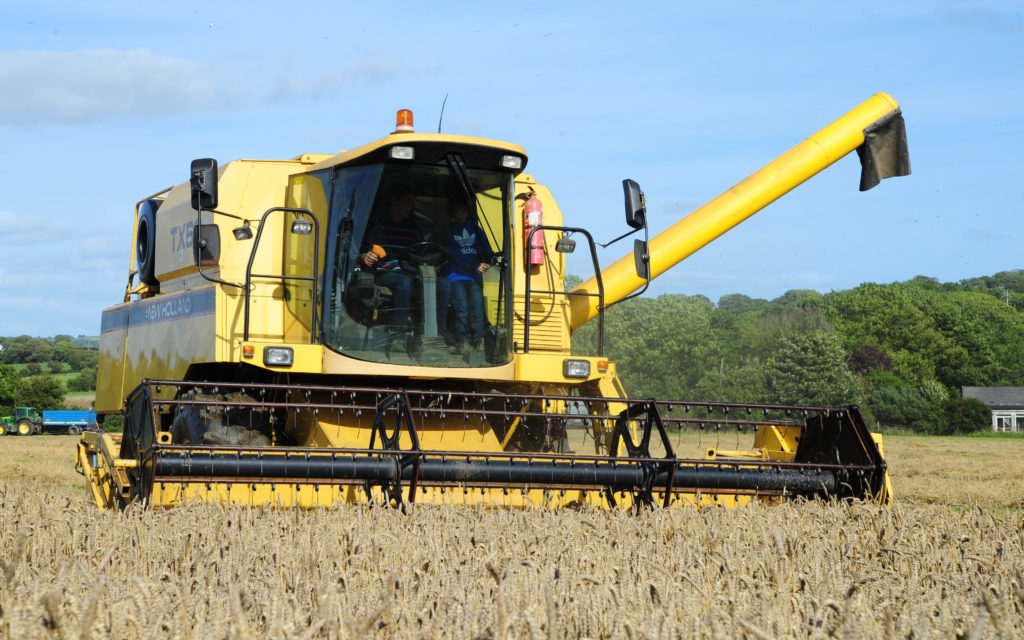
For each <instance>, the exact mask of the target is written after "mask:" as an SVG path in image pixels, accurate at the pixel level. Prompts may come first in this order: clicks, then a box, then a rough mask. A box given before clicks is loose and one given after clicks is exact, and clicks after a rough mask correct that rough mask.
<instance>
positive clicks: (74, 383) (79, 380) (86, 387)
mask: <svg viewBox="0 0 1024 640" xmlns="http://www.w3.org/2000/svg"><path fill="white" fill-rule="evenodd" d="M67 386H68V391H95V390H96V367H87V368H85V369H82V371H81V372H79V373H78V374H77V375H75V376H72V377H71V378H68V381H67Z"/></svg>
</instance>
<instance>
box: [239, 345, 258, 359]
mask: <svg viewBox="0 0 1024 640" xmlns="http://www.w3.org/2000/svg"><path fill="white" fill-rule="evenodd" d="M254 355H256V347H254V346H253V345H251V344H243V345H242V357H243V358H251V357H253V356H254Z"/></svg>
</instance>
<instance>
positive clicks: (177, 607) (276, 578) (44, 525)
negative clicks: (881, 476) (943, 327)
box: [0, 436, 1024, 639]
mask: <svg viewBox="0 0 1024 640" xmlns="http://www.w3.org/2000/svg"><path fill="white" fill-rule="evenodd" d="M74 442H75V438H73V437H68V436H36V437H31V438H16V437H3V438H0V453H2V455H0V540H2V548H0V558H2V565H0V607H2V610H0V637H4V638H50V637H52V638H64V639H70V638H76V639H77V638H107V637H110V638H367V637H370V638H503V637H509V638H535V637H536V638H565V637H571V638H576V637H588V638H634V639H635V638H675V637H683V638H688V637H708V638H718V637H746V638H790V637H820V638H827V637H841V638H911V637H912V638H939V637H942V638H946V637H950V638H951V637H957V636H960V637H971V638H987V637H992V638H994V637H1002V638H1010V637H1020V636H1022V635H1024V515H1022V514H1024V510H1022V507H1024V488H1022V486H1021V482H1020V480H1021V478H1022V477H1024V439H1020V438H920V437H891V438H887V440H886V451H887V454H888V458H889V461H890V470H891V472H892V475H893V482H894V485H895V491H896V493H897V496H898V498H899V504H898V505H897V506H895V507H893V508H882V507H877V506H873V505H864V504H854V505H837V504H825V503H800V504H789V505H785V506H781V507H776V508H760V507H754V508H747V509H740V510H733V511H727V510H723V509H718V508H710V509H704V510H701V511H696V510H686V509H672V510H659V511H652V512H648V513H643V514H640V515H635V516H634V515H628V514H621V513H605V512H596V511H590V510H583V511H562V512H552V511H542V510H533V511H507V510H484V509H470V508H451V507H430V506H418V507H413V508H412V509H410V511H409V513H406V514H402V513H399V512H397V511H395V510H388V509H362V508H358V509H353V508H341V509H332V510H320V511H314V512H307V513H296V512H286V511H273V510H253V509H239V508H223V507H217V506H205V507H203V506H194V507H188V508H182V509H179V510H176V511H172V512H165V513H154V512H148V511H143V510H141V509H136V508H132V509H129V510H127V511H126V512H123V513H108V512H103V513H101V512H99V511H97V510H96V509H95V508H94V507H93V506H92V505H90V504H89V503H88V502H87V501H86V495H85V491H84V487H83V485H82V478H81V476H78V475H77V474H76V473H75V472H74V470H73V467H72V453H73V447H74Z"/></svg>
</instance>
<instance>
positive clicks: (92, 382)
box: [0, 335, 99, 415]
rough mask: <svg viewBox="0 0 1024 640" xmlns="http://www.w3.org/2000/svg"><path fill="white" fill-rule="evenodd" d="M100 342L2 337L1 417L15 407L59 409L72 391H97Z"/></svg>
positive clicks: (0, 364) (0, 374) (23, 336)
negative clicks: (98, 347)
mask: <svg viewBox="0 0 1024 640" xmlns="http://www.w3.org/2000/svg"><path fill="white" fill-rule="evenodd" d="M97 344H98V340H97V339H96V338H90V337H82V336H79V337H76V338H73V337H71V336H69V335H58V336H55V337H53V338H34V337H31V336H27V335H22V336H16V337H7V338H0V345H2V346H3V349H2V350H0V414H2V415H11V412H12V411H13V407H14V406H27V407H35V408H37V409H39V410H40V411H45V410H49V409H60V408H62V407H63V406H64V396H65V393H67V392H72V391H95V390H96V366H97V362H98V360H99V351H98V349H97Z"/></svg>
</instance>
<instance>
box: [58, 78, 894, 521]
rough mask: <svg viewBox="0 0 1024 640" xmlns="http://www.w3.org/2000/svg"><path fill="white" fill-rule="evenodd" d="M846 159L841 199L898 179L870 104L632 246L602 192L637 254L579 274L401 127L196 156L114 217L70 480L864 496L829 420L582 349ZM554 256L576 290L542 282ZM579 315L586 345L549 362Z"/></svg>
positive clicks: (479, 498) (871, 471)
mask: <svg viewBox="0 0 1024 640" xmlns="http://www.w3.org/2000/svg"><path fill="white" fill-rule="evenodd" d="M855 149H856V150H857V151H858V154H859V155H860V156H861V160H862V166H863V173H862V180H861V188H862V189H866V188H870V187H872V186H874V184H876V183H877V182H878V181H879V180H880V179H881V178H885V177H889V176H891V175H906V174H907V173H909V161H908V158H907V151H906V138H905V133H904V129H903V120H902V116H901V115H900V112H899V108H898V106H897V104H896V102H895V101H894V100H893V99H892V98H890V97H889V96H887V95H885V94H878V95H876V96H874V97H873V98H871V99H869V100H868V101H867V102H865V103H863V104H862V105H860V106H859V107H857V108H856V109H854V110H853V111H851V112H850V113H848V114H847V115H845V116H843V117H842V118H840V119H839V120H837V121H836V122H834V123H833V124H831V125H829V126H828V127H826V128H824V129H822V130H821V131H819V132H818V133H817V134H815V135H814V136H812V137H811V138H809V139H808V140H806V141H805V142H803V143H801V144H800V145H798V146H796V147H794V148H793V149H792V150H790V151H789V152H787V153H786V154H784V155H783V156H781V157H780V158H779V159H777V160H775V161H773V162H772V163H770V164H769V165H767V166H766V167H765V168H763V169H761V170H760V171H758V172H757V173H755V174H753V175H752V176H750V177H748V178H747V179H745V180H744V181H742V182H740V183H739V184H737V185H736V186H735V187H733V188H732V189H730V190H729V191H727V192H726V193H724V194H722V195H721V196H719V197H718V198H716V199H715V200H713V201H711V202H709V203H708V204H707V205H705V206H704V207H701V208H700V209H698V210H697V211H695V212H693V213H692V214H690V215H689V216H688V217H687V218H685V219H683V220H681V221H680V222H678V223H676V224H675V225H674V226H673V227H670V228H669V229H667V230H666V231H664V232H663V233H661V234H659V235H658V236H656V237H654V238H651V239H650V240H649V241H648V239H647V223H646V208H645V203H644V197H643V194H642V193H641V191H640V188H639V185H637V184H636V183H635V182H633V181H631V180H626V181H624V183H623V186H624V193H625V201H626V222H627V224H628V225H629V227H630V228H631V229H632V230H631V231H630V232H629V233H627V234H625V235H630V234H633V233H639V232H641V231H642V232H643V235H644V239H643V240H635V241H634V251H633V253H632V254H631V255H628V256H626V257H624V258H623V259H622V260H620V261H618V262H616V263H615V264H613V265H611V266H610V267H608V268H607V269H604V270H601V269H600V267H599V265H598V260H597V253H596V248H595V243H594V241H593V238H592V237H591V235H590V233H589V232H588V231H587V230H586V229H583V228H581V227H571V226H566V225H564V224H563V220H562V215H561V212H560V211H559V209H558V207H557V205H556V204H555V201H554V199H553V198H552V196H551V193H550V192H549V191H548V189H547V188H546V187H545V186H544V185H542V184H539V183H538V182H536V181H535V180H534V179H533V177H532V176H530V175H527V174H525V173H523V170H524V169H525V166H526V162H527V156H526V152H525V151H524V150H523V149H522V148H521V147H519V146H517V145H514V144H510V143H505V142H499V141H495V140H487V139H482V138H470V137H464V136H454V135H442V134H418V133H415V132H414V130H413V127H412V114H411V112H408V111H406V110H402V111H400V112H399V116H398V126H397V128H396V131H395V132H394V133H392V134H391V135H389V136H386V137H385V138H382V139H380V140H377V141H375V142H373V143H370V144H368V145H365V146H363V147H359V148H357V149H354V150H351V151H344V152H341V153H339V154H337V155H334V156H327V155H321V156H317V155H304V156H299V157H297V158H294V159H292V160H287V161H266V160H237V161H234V162H231V163H229V164H227V165H225V166H223V167H218V166H217V163H216V162H215V161H213V160H209V159H205V160H197V161H195V162H193V164H192V175H191V179H190V181H189V182H188V183H185V184H181V185H177V186H175V187H171V188H169V189H166V190H164V191H161V192H159V193H157V194H154V195H153V196H151V197H148V198H144V199H143V200H141V201H140V202H139V203H138V205H137V207H136V223H135V246H134V250H133V254H132V255H133V264H132V270H131V276H130V277H129V282H128V287H127V289H126V291H125V296H124V301H123V302H122V303H121V304H118V305H116V306H114V307H111V308H109V309H107V310H105V311H104V312H103V321H102V338H101V359H100V368H99V384H98V389H97V400H96V409H97V411H98V412H99V413H101V414H112V413H121V412H124V414H125V428H124V433H123V434H113V433H91V432H90V433H85V434H83V436H82V440H81V441H80V443H79V445H78V468H79V470H80V471H82V473H84V474H85V476H86V478H87V480H88V484H89V487H90V490H91V493H92V495H93V498H94V499H95V501H96V503H97V504H98V505H99V506H100V507H101V508H107V507H123V506H124V505H125V504H127V503H129V502H131V501H135V500H138V501H143V502H145V503H147V504H149V505H151V506H154V507H171V506H174V505H178V504H182V503H187V502H193V501H200V502H219V503H238V504H249V505H275V506H290V507H312V506H318V505H321V506H326V505H334V504H339V503H343V504H358V503H364V502H382V503H388V504H395V505H400V504H405V503H411V502H434V503H459V504H466V503H469V504H473V503H484V504H494V505H506V506H529V505H535V506H553V507H557V506H567V505H581V504H589V505H595V506H602V507H610V508H624V509H630V508H637V507H641V506H654V505H661V506H670V505H675V504H681V505H702V504H721V505H725V506H733V505H739V504H744V503H746V502H749V501H750V500H761V501H765V502H769V503H771V502H778V501H782V500H788V499H793V498H799V497H808V498H817V497H822V498H841V499H842V498H850V499H873V500H878V501H881V502H883V503H887V502H888V501H890V500H891V491H890V488H889V484H888V476H887V473H886V465H885V460H884V457H883V453H882V449H881V439H880V437H878V436H876V435H873V434H871V433H870V431H869V430H868V428H867V427H866V425H865V424H864V421H863V419H862V418H861V416H860V413H859V411H858V410H857V409H856V407H790V406H781V405H753V404H750V405H746V404H726V403H715V402H678V401H666V400H654V399H648V400H639V399H632V398H629V397H628V396H627V394H626V393H625V392H624V390H623V389H622V385H621V384H620V383H619V380H618V378H617V376H616V371H615V364H614V362H611V361H610V360H608V359H607V358H606V357H605V355H604V344H603V343H604V340H603V320H604V317H603V316H604V311H605V310H606V309H607V308H608V306H610V305H611V304H614V303H616V302H619V301H622V300H625V299H628V298H629V297H632V296H635V295H638V294H639V293H641V292H642V291H643V290H645V289H646V287H647V285H648V284H649V283H650V280H651V279H652V278H654V277H657V276H658V275H659V274H661V273H663V272H664V271H665V270H667V269H668V268H670V267H671V266H672V265H674V264H676V263H678V262H679V261H681V260H683V259H684V258H686V257H687V256H688V255H690V254H692V253H693V252H694V251H696V250H697V249H699V248H700V247H702V246H704V245H706V244H707V243H708V242H710V241H711V240H713V239H714V238H716V237H718V236H719V235H721V234H722V233H724V232H725V231H727V230H728V229H730V228H731V227H733V226H735V225H736V224H738V223H739V222H741V221H742V220H744V219H745V218H747V217H749V216H750V215H753V214H754V213H756V212H757V211H759V210H760V209H762V208H763V207H765V206H766V205H767V204H769V203H771V202H772V201H774V200H775V199H777V198H778V197H780V196H781V195H783V194H784V193H786V192H787V191H789V190H790V189H792V188H793V187H795V186H797V185H798V184H800V183H801V182H803V181H804V180H806V179H808V178H810V177H811V176H813V175H814V174H816V173H817V172H819V171H821V170H822V169H824V168H825V167H826V166H828V165H830V164H832V163H833V162H835V161H836V160H838V159H839V158H840V157H842V156H844V155H846V154H847V153H849V152H850V151H853V150H855ZM625 235H624V236H622V237H625ZM577 239H582V240H585V242H586V245H587V247H588V248H589V250H590V252H591V256H592V260H593V264H594V276H593V277H592V278H591V279H590V280H588V281H586V282H584V283H583V284H581V285H579V286H578V287H575V288H574V289H572V290H566V289H565V287H564V286H563V285H562V278H563V276H562V274H564V272H565V271H564V266H565V263H564V253H567V252H571V251H572V250H573V249H574V248H575V245H576V240H577ZM136 274H137V275H138V276H139V279H140V283H139V284H138V285H135V284H134V276H135V275H136ZM591 319H596V321H597V323H598V347H597V353H595V354H592V355H587V356H580V355H575V354H572V353H571V351H570V336H571V333H572V331H574V330H575V329H577V328H579V327H581V326H583V325H584V324H585V323H587V322H588V321H590V320H591ZM741 440H742V441H741ZM684 448H688V450H686V451H684ZM584 451H587V453H584Z"/></svg>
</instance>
